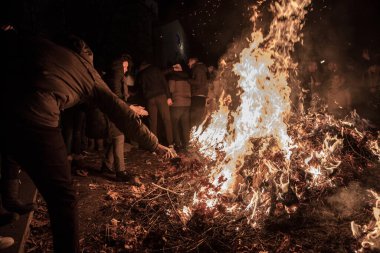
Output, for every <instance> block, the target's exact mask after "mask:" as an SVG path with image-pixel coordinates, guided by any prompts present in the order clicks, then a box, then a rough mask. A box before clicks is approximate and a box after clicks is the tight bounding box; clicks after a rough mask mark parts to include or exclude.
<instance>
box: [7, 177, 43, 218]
mask: <svg viewBox="0 0 380 253" xmlns="http://www.w3.org/2000/svg"><path fill="white" fill-rule="evenodd" d="M19 190H20V183H19V181H18V180H17V179H14V180H4V181H3V183H2V197H3V206H4V208H5V209H7V210H8V211H10V212H15V213H18V214H26V213H29V212H31V211H34V210H36V209H37V208H36V204H34V203H25V204H24V203H22V202H21V201H20V200H19V199H18V195H19Z"/></svg>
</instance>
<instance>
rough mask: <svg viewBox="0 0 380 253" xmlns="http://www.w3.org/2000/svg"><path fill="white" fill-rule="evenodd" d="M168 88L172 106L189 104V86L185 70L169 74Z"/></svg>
mask: <svg viewBox="0 0 380 253" xmlns="http://www.w3.org/2000/svg"><path fill="white" fill-rule="evenodd" d="M168 79H169V89H170V93H171V95H172V100H173V104H172V107H179V106H190V105H191V86H190V83H189V82H188V81H187V80H188V75H187V74H186V72H172V73H170V74H169V77H168Z"/></svg>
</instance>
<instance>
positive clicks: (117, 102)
mask: <svg viewBox="0 0 380 253" xmlns="http://www.w3.org/2000/svg"><path fill="white" fill-rule="evenodd" d="M6 33H8V32H6ZM0 41H1V42H0V43H1V46H0V50H1V57H0V58H1V61H3V62H2V63H3V64H2V65H3V66H4V65H6V67H5V68H2V69H1V74H0V78H1V84H2V86H1V89H2V91H1V113H2V115H3V116H4V118H5V119H6V120H5V121H6V123H5V124H8V126H7V127H11V126H12V124H18V123H21V124H23V125H30V124H32V125H41V126H48V127H58V123H59V117H60V112H61V111H62V110H64V109H66V108H70V107H72V106H74V105H76V104H78V103H80V102H84V101H87V100H88V101H91V102H93V103H94V104H96V105H97V106H98V107H99V108H100V110H102V111H103V112H104V113H105V114H106V115H107V116H108V117H109V118H110V119H111V121H113V122H114V123H115V124H116V125H117V127H118V128H119V129H122V130H123V132H125V133H126V134H127V135H128V136H129V137H130V138H131V139H133V140H135V141H137V142H138V143H139V144H141V145H142V146H143V147H145V148H147V149H150V150H154V149H155V148H156V147H157V145H158V141H157V138H156V136H154V135H153V134H152V133H151V132H150V131H149V130H148V129H147V127H145V126H144V125H143V124H142V123H141V121H140V120H139V118H138V116H137V115H136V114H135V113H134V112H133V111H132V110H131V109H130V108H129V107H128V106H127V105H126V103H125V102H124V101H122V100H121V99H119V98H118V97H117V96H116V95H115V94H113V93H112V92H111V90H110V89H109V88H108V86H107V85H106V84H105V82H104V81H103V80H102V79H101V77H100V75H99V74H98V72H97V71H96V70H95V69H94V67H93V66H92V64H91V63H90V62H88V61H87V60H85V59H84V58H83V57H81V56H80V55H79V54H77V53H75V52H74V51H71V50H69V49H66V48H63V47H61V46H58V45H56V44H54V43H52V42H50V41H49V40H46V39H43V38H39V37H29V38H26V37H25V38H23V37H22V36H20V35H17V34H16V35H15V34H9V33H8V34H5V33H4V32H2V33H1V37H0Z"/></svg>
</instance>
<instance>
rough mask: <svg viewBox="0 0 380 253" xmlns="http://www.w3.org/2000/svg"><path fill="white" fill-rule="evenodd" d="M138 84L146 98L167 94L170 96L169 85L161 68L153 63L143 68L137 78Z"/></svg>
mask: <svg viewBox="0 0 380 253" xmlns="http://www.w3.org/2000/svg"><path fill="white" fill-rule="evenodd" d="M136 83H137V85H138V86H139V87H140V89H141V91H142V94H143V96H144V98H145V99H150V98H153V97H157V96H159V95H166V97H167V98H170V91H169V85H168V83H167V81H166V79H165V76H164V74H163V73H162V72H161V70H160V69H159V68H158V67H156V66H153V65H149V66H147V67H146V68H145V69H143V70H142V71H141V72H140V73H139V74H138V75H137V79H136Z"/></svg>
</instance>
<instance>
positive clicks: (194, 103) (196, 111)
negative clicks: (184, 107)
mask: <svg viewBox="0 0 380 253" xmlns="http://www.w3.org/2000/svg"><path fill="white" fill-rule="evenodd" d="M188 66H189V68H190V70H191V78H190V79H189V80H188V81H189V83H190V85H191V109H190V122H191V126H192V127H193V126H196V127H198V126H199V125H200V124H201V123H202V121H203V119H204V116H205V107H206V98H207V94H208V81H207V67H206V65H205V64H204V63H202V62H200V61H199V60H198V58H190V59H189V61H188Z"/></svg>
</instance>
